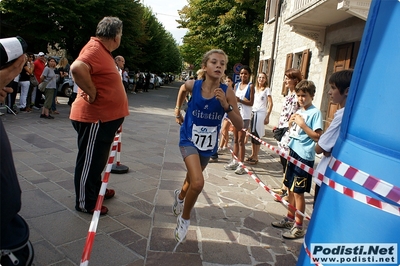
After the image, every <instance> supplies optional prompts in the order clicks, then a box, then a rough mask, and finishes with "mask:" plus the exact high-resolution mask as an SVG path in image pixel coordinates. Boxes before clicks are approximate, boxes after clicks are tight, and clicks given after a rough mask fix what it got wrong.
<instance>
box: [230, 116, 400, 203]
mask: <svg viewBox="0 0 400 266" xmlns="http://www.w3.org/2000/svg"><path fill="white" fill-rule="evenodd" d="M226 119H227V118H226ZM227 120H228V121H229V122H231V121H230V120H229V119H227ZM243 131H245V132H246V134H248V135H250V136H251V137H252V138H254V139H257V140H258V141H259V142H261V143H262V144H264V145H265V146H266V147H268V148H269V149H271V150H272V151H274V152H275V153H277V154H278V155H279V156H282V157H284V158H285V159H287V160H288V161H290V162H292V163H293V164H295V165H297V166H298V167H300V168H301V169H303V170H304V171H306V172H308V173H310V174H311V175H313V176H314V177H317V176H318V175H320V173H316V174H314V169H313V168H310V167H309V166H307V165H304V164H302V163H301V162H298V161H297V160H295V159H293V158H292V157H290V156H289V155H287V154H286V153H284V152H281V151H279V150H278V149H276V148H275V147H274V146H272V145H270V144H268V143H266V142H265V141H263V140H261V139H260V138H257V137H256V136H254V135H252V134H251V133H249V132H247V131H246V130H244V129H243ZM329 167H330V168H331V169H332V170H333V171H335V172H336V173H337V174H339V175H341V176H343V177H345V178H347V179H349V180H351V181H353V182H355V183H357V184H359V185H361V186H363V187H364V188H366V189H368V190H370V191H372V192H374V193H376V194H378V195H380V196H382V197H384V198H386V199H389V200H391V201H394V202H396V203H397V204H400V187H397V186H395V185H393V184H390V183H388V182H386V181H383V180H381V179H379V178H377V177H374V176H372V175H370V174H368V173H365V172H363V171H361V170H358V169H356V168H354V167H352V166H350V165H348V164H346V163H344V162H342V161H340V160H338V159H336V158H333V157H332V159H331V161H330V163H329ZM318 179H320V178H318ZM320 180H322V179H320Z"/></svg>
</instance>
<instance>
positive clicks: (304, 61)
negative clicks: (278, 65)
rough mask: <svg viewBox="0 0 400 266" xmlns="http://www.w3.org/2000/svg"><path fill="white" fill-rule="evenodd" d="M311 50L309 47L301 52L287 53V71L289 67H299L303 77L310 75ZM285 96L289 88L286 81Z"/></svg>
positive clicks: (283, 93)
mask: <svg viewBox="0 0 400 266" xmlns="http://www.w3.org/2000/svg"><path fill="white" fill-rule="evenodd" d="M310 58H311V52H310V50H309V49H307V50H304V51H303V52H301V53H293V54H287V55H286V65H285V71H286V70H287V69H289V68H297V69H299V70H300V72H301V75H302V77H303V79H306V78H307V77H308V67H309V65H310ZM281 94H282V95H283V96H286V95H287V94H288V91H287V88H286V87H285V82H283V84H282V92H281Z"/></svg>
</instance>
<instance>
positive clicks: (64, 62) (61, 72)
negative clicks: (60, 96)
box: [51, 57, 70, 115]
mask: <svg viewBox="0 0 400 266" xmlns="http://www.w3.org/2000/svg"><path fill="white" fill-rule="evenodd" d="M69 68H70V65H69V63H68V59H67V58H65V57H62V58H61V59H60V62H59V63H58V65H57V66H56V69H55V70H54V72H55V73H56V74H57V75H58V76H59V78H58V80H57V82H56V91H55V93H54V96H53V101H52V103H51V113H52V114H56V115H58V114H59V112H58V111H57V104H58V101H57V92H58V87H59V86H60V84H63V83H64V78H65V77H68V75H69Z"/></svg>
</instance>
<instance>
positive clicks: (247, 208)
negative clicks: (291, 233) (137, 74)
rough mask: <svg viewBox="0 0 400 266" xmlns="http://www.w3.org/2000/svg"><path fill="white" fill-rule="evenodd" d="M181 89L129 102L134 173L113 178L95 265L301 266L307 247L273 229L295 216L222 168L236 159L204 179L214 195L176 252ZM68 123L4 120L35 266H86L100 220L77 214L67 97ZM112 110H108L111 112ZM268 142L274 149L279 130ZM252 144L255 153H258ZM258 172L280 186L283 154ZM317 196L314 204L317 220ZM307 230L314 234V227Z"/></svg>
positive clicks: (207, 192) (206, 193)
mask: <svg viewBox="0 0 400 266" xmlns="http://www.w3.org/2000/svg"><path fill="white" fill-rule="evenodd" d="M180 84H181V83H178V82H175V83H174V84H172V85H171V86H164V87H162V88H160V89H158V90H152V91H150V92H149V93H141V94H136V95H133V94H128V98H129V104H130V112H131V114H130V116H129V117H127V118H126V119H125V121H124V123H123V133H122V152H121V163H122V164H123V165H126V166H128V167H129V168H130V171H129V172H128V173H126V174H122V175H117V174H111V176H110V179H109V184H108V187H109V188H113V189H115V190H116V196H115V197H114V198H113V199H110V200H107V201H105V202H104V205H105V206H107V207H108V208H109V210H110V211H109V213H108V215H105V216H102V217H101V218H100V221H99V223H98V227H97V234H96V237H95V240H94V244H93V250H92V253H91V257H90V260H89V264H90V265H129V266H136V265H185V266H187V265H210V266H211V265H275V266H278V265H285V266H288V265H295V264H296V260H297V257H298V255H299V253H300V250H301V248H302V241H303V240H302V239H298V240H285V239H283V238H282V237H281V234H282V230H279V229H276V228H273V227H272V226H271V222H273V221H276V220H279V219H281V218H282V216H283V215H285V214H286V208H285V206H284V205H282V204H281V203H277V202H275V201H274V200H273V197H272V196H271V195H270V194H268V193H267V192H266V190H265V189H264V188H262V187H261V186H260V185H258V184H257V183H256V182H255V181H254V180H253V179H252V178H251V177H250V176H249V175H247V174H246V175H236V174H235V173H234V171H227V170H225V169H224V168H223V166H224V165H225V163H227V162H228V161H229V160H230V155H229V154H225V155H221V156H220V157H219V162H218V163H210V164H209V166H208V167H207V169H206V170H205V171H204V177H205V181H206V183H205V186H204V190H203V192H202V194H201V195H200V196H199V198H198V201H197V203H196V205H195V208H194V210H193V212H192V217H191V225H190V228H189V232H188V235H187V240H186V243H184V244H181V245H180V246H179V247H178V248H177V251H176V252H175V253H172V250H173V248H174V247H175V244H176V242H175V240H174V238H173V231H174V228H175V226H176V217H175V216H174V215H173V214H172V212H171V206H172V203H173V191H174V190H175V189H176V188H179V187H180V186H181V184H182V182H183V180H184V177H185V173H186V172H185V166H184V163H183V161H182V158H181V155H180V151H179V149H178V139H179V126H178V125H177V124H176V123H175V119H174V116H173V113H174V107H175V99H176V95H177V92H178V88H179V85H180ZM58 100H59V102H60V103H61V104H59V105H57V109H58V111H59V112H60V113H61V114H60V115H55V119H54V120H47V119H40V118H39V115H40V112H39V111H34V112H33V113H20V114H18V115H17V116H12V115H9V114H7V115H3V116H1V118H0V119H2V120H3V123H4V126H5V128H6V130H7V133H8V136H9V138H10V141H11V145H12V148H13V155H14V161H15V165H16V168H17V173H18V176H19V180H20V185H21V189H22V210H21V212H20V213H21V215H22V216H23V217H24V218H25V219H26V221H27V222H28V224H29V226H30V229H31V238H30V239H31V241H32V243H33V246H34V249H35V260H34V263H35V265H36V266H41V265H57V266H61V265H62V266H69V265H79V264H80V260H81V256H82V251H83V247H84V244H85V241H86V236H87V232H88V229H89V225H90V221H91V218H92V216H91V215H88V214H84V213H80V212H77V211H75V209H74V202H75V192H74V183H73V172H74V166H75V159H76V154H77V144H76V140H77V138H76V132H75V131H74V129H73V127H72V125H71V122H70V121H69V119H68V115H69V109H70V108H69V106H68V105H67V104H66V102H67V99H66V98H63V97H58ZM105 111H106V108H105ZM266 132H267V135H266V136H265V137H264V138H263V139H264V140H265V141H266V142H268V143H270V144H272V145H275V144H276V143H275V141H274V139H273V138H272V132H271V128H270V127H267V130H266ZM250 149H251V144H250V141H249V144H247V146H246V151H247V153H249V152H250ZM261 149H262V150H261V151H260V158H259V163H258V164H257V165H254V166H251V167H250V166H249V169H251V170H252V171H253V173H254V174H255V175H257V176H258V177H259V178H260V180H261V181H262V182H263V183H264V184H265V185H267V186H269V187H272V188H275V187H279V186H280V183H281V177H282V169H281V168H282V167H281V165H280V163H279V158H278V155H277V154H275V153H274V152H273V151H271V150H269V149H268V148H267V147H264V146H262V148H261ZM312 200H313V196H312V195H311V194H307V195H306V201H307V209H306V213H307V214H308V215H311V214H312ZM307 224H308V223H307V222H306V226H307Z"/></svg>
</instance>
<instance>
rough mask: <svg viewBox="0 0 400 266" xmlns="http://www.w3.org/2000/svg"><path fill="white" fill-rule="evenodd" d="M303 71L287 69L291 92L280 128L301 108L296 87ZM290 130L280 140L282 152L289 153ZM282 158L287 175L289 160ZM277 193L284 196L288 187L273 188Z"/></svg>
mask: <svg viewBox="0 0 400 266" xmlns="http://www.w3.org/2000/svg"><path fill="white" fill-rule="evenodd" d="M302 79H303V78H302V76H301V72H300V70H298V69H295V68H289V69H288V70H286V71H285V80H284V82H285V87H286V88H287V89H288V91H289V93H288V95H286V97H285V101H284V103H283V107H282V112H281V115H280V118H279V124H278V128H288V127H289V123H288V122H289V119H290V117H291V116H292V114H294V113H296V111H297V110H298V109H299V104H298V103H297V96H296V91H295V87H296V85H297V83H299V82H300V81H301V80H302ZM289 141H290V138H289V130H286V132H285V134H284V135H283V136H282V139H281V140H280V141H278V148H279V150H280V151H281V152H284V153H286V154H288V155H289V146H288V144H289ZM280 159H281V164H282V169H283V176H285V172H286V165H287V160H286V159H285V158H283V157H280ZM273 191H274V192H275V193H278V194H280V195H282V196H286V195H287V194H286V193H287V189H286V187H285V186H284V185H283V184H282V188H279V189H273Z"/></svg>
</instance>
